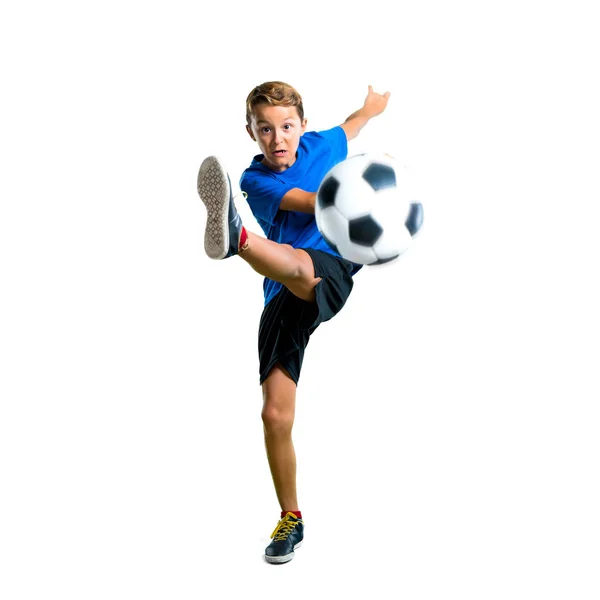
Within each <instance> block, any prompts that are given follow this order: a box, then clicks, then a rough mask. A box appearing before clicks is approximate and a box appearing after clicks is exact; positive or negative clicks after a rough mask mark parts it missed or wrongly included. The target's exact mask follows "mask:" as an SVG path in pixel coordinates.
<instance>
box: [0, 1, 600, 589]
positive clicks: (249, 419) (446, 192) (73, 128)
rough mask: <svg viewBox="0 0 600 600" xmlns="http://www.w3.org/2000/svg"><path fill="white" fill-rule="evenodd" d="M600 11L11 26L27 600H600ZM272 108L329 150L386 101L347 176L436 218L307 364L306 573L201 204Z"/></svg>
mask: <svg viewBox="0 0 600 600" xmlns="http://www.w3.org/2000/svg"><path fill="white" fill-rule="evenodd" d="M592 4H593V3H592V2H587V3H586V2H577V1H575V2H568V3H567V2H546V3H541V2H535V3H534V2H527V1H521V2H512V1H509V2H494V3H489V2H485V3H484V2H475V1H473V2H466V1H459V2H453V3H443V2H412V3H400V4H397V5H396V6H395V8H394V10H393V11H392V12H390V10H391V8H390V6H391V5H390V4H388V3H385V2H381V1H379V0H373V1H370V2H368V3H363V4H354V3H348V2H329V3H327V2H308V3H305V2H290V3H283V2H270V3H247V4H246V5H245V6H237V5H232V4H230V3H225V2H221V3H215V4H211V5H205V3H200V2H196V3H192V2H169V3H166V2H165V3H157V2H146V3H141V2H132V1H122V2H110V1H109V2H102V3H100V2H98V3H90V2H65V1H58V2H52V3H50V2H48V3H42V2H7V3H3V8H2V10H1V12H0V50H1V53H0V56H1V59H0V60H1V65H2V66H1V73H0V75H1V81H2V90H3V91H2V93H1V96H0V103H1V105H2V106H1V111H0V119H1V129H0V144H1V157H0V158H1V179H0V182H1V189H0V199H1V213H0V285H1V296H0V299H1V302H2V309H1V312H0V319H1V321H0V325H1V329H0V352H1V356H0V359H1V362H0V365H1V374H0V386H1V389H0V393H1V396H0V400H1V408H0V411H1V412H0V486H1V488H2V492H1V493H0V565H1V566H0V597H2V598H3V600H16V599H21V598H27V599H30V598H31V599H33V598H35V599H41V598H50V597H52V598H62V599H67V598H69V599H70V598H76V599H82V598H85V599H86V600H87V599H96V598H98V599H108V598H110V599H111V600H114V599H128V600H129V599H132V598H143V599H145V600H146V599H150V598H153V599H154V598H157V599H158V598H161V599H162V598H165V599H166V598H169V599H171V598H177V599H178V600H185V599H192V598H211V599H212V598H215V599H220V598H225V599H229V598H236V599H237V598H247V597H249V598H259V597H265V598H267V597H277V595H278V594H283V595H285V597H289V598H300V597H302V598H305V597H312V598H345V597H352V598H355V597H356V598H359V597H360V598H378V599H379V598H406V599H429V598H435V599H440V598H449V597H451V598H461V600H465V599H467V598H468V599H471V598H472V599H478V600H479V599H482V598H485V599H492V598H503V599H504V598H523V599H527V600H529V599H531V598H544V599H546V598H565V599H572V598H577V599H578V600H584V599H588V598H589V599H592V598H594V599H597V598H598V597H599V594H600V581H599V575H598V564H599V562H598V561H599V559H600V551H599V548H600V546H599V545H598V539H599V537H600V517H599V511H598V507H599V506H600V490H599V483H598V466H599V465H598V456H600V443H599V440H598V429H599V427H598V426H599V422H598V415H599V411H598V401H599V400H600V393H599V392H600V384H599V381H598V379H599V377H598V365H599V358H600V357H599V342H598V339H599V335H600V321H599V318H598V306H599V305H600V293H599V291H598V258H599V257H600V244H599V242H598V231H599V223H598V201H599V200H600V194H599V189H600V186H599V184H598V165H599V159H600V152H599V143H598V140H599V134H600V122H599V113H600V111H599V110H598V107H599V106H600V94H599V93H598V88H597V87H596V86H597V83H598V72H599V65H598V60H597V57H598V56H600V46H599V43H598V19H597V18H594V16H593V12H592V10H591V8H592ZM270 79H281V80H284V81H287V82H289V83H291V84H292V85H294V86H295V87H297V88H298V90H299V91H300V92H301V94H302V95H303V98H304V103H305V109H306V116H307V118H308V123H309V128H310V129H320V128H321V129H322V128H328V127H331V126H334V125H337V124H339V123H341V122H342V121H343V120H344V119H345V118H346V117H347V116H348V115H349V114H350V113H352V112H353V111H355V110H357V109H358V108H360V106H362V102H363V100H364V97H365V96H366V92H367V86H368V85H369V84H372V85H373V86H374V88H375V90H376V91H379V92H384V91H386V90H389V91H390V92H391V94H392V95H391V99H390V102H389V106H388V109H387V111H386V112H385V113H384V114H383V115H381V116H380V117H377V119H374V120H373V121H372V122H371V123H370V124H369V125H368V126H367V128H366V129H365V130H364V131H363V133H361V135H360V136H359V138H357V140H355V141H353V142H352V144H351V147H350V153H351V154H352V153H357V152H360V151H367V150H374V151H384V152H388V153H390V154H392V155H394V156H395V157H396V158H397V159H398V160H399V161H400V162H401V163H402V165H403V166H404V167H405V168H406V171H407V173H409V174H410V184H407V187H409V188H410V193H411V195H412V196H413V198H412V199H415V200H419V201H421V202H422V203H423V205H424V208H425V224H424V228H423V230H422V231H421V234H420V237H419V238H418V241H416V242H415V244H414V245H413V246H412V247H411V248H410V249H409V251H408V252H407V253H406V254H404V255H403V256H402V257H401V258H400V259H398V260H397V261H395V262H394V263H391V264H390V265H387V266H384V267H381V268H371V269H363V271H361V273H360V274H359V275H357V278H356V285H355V289H354V292H353V294H352V296H351V298H350V300H349V302H348V304H347V306H346V307H345V308H344V310H343V311H342V313H340V314H339V315H338V316H337V317H336V318H335V319H334V320H333V321H331V322H329V323H327V324H325V325H323V326H322V328H320V329H319V330H318V331H317V332H316V333H315V335H314V337H313V339H312V340H311V343H310V345H309V349H308V351H307V355H306V360H305V364H304V369H303V372H302V376H301V380H300V386H299V388H298V406H297V418H296V426H295V430H294V438H295V443H296V451H297V455H298V484H299V499H300V506H301V509H302V511H303V513H304V517H305V519H306V541H305V544H304V547H303V548H302V549H301V550H299V552H298V553H297V556H296V558H295V559H294V560H293V561H292V562H291V563H290V564H288V565H286V566H281V567H273V566H271V565H267V564H266V563H265V562H264V561H263V558H262V555H263V549H264V547H265V546H266V545H267V543H268V541H269V534H270V533H271V531H272V529H273V528H274V527H275V525H276V523H277V519H278V516H279V508H278V506H277V502H276V498H275V494H274V491H273V488H272V484H271V479H270V474H269V471H268V467H267V461H266V457H265V453H264V448H263V441H262V423H261V420H260V409H261V401H262V400H261V392H260V387H259V386H258V378H257V377H258V373H257V367H258V359H257V350H256V346H257V342H256V335H257V329H258V319H259V315H260V311H261V308H262V279H261V277H260V276H258V275H257V274H256V273H255V272H254V271H252V270H251V269H250V268H248V266H247V265H245V264H244V263H243V262H242V261H241V260H239V259H236V258H234V259H231V260H227V261H222V262H217V261H211V260H210V259H208V258H207V257H206V255H205V254H204V250H203V232H204V223H205V212H204V208H203V206H202V204H201V203H200V201H199V199H198V197H197V193H196V174H197V170H198V166H199V164H200V162H201V161H202V159H203V158H204V157H205V156H207V155H209V154H219V155H220V156H221V157H222V158H223V159H224V160H225V162H226V164H227V165H228V168H229V170H230V172H231V174H232V179H234V180H237V179H238V178H239V175H240V174H241V171H242V170H243V168H245V167H246V166H247V164H249V162H250V159H251V158H252V155H253V154H254V153H256V152H257V151H258V150H257V147H256V145H255V144H254V143H253V142H252V140H251V139H250V138H249V137H248V136H247V134H246V132H245V131H244V125H245V120H244V111H245V106H244V102H245V98H246V95H247V94H248V92H249V91H250V90H251V89H252V87H254V86H255V85H257V84H259V83H261V82H263V81H267V80H270ZM407 193H408V191H407ZM240 212H241V213H242V217H243V219H244V221H245V222H246V224H247V226H248V227H249V228H251V229H254V230H256V231H258V228H257V225H256V223H255V222H254V221H253V218H252V215H251V214H250V213H249V210H248V208H247V206H245V205H240Z"/></svg>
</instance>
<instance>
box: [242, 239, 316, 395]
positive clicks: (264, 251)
mask: <svg viewBox="0 0 600 600" xmlns="http://www.w3.org/2000/svg"><path fill="white" fill-rule="evenodd" d="M247 233H248V240H247V246H245V249H243V250H240V252H239V256H240V257H241V258H243V259H244V260H245V261H246V262H247V263H248V264H249V265H250V266H251V267H252V268H253V269H254V270H255V271H256V272H257V273H260V274H261V275H264V276H265V277H268V278H269V279H272V280H273V281H278V282H279V283H282V284H283V285H285V286H286V287H287V288H288V289H289V290H290V291H291V292H292V294H294V295H295V296H298V298H301V299H302V300H307V301H311V302H312V301H314V299H315V290H314V288H315V285H317V283H319V281H321V278H320V277H315V268H314V265H313V262H312V259H311V258H310V256H309V255H308V254H307V253H306V252H305V251H304V250H298V249H296V248H293V247H292V246H289V245H287V244H278V243H277V242H273V241H271V240H268V239H267V238H264V237H261V236H259V235H256V234H254V233H252V232H251V231H247ZM292 383H293V381H292Z"/></svg>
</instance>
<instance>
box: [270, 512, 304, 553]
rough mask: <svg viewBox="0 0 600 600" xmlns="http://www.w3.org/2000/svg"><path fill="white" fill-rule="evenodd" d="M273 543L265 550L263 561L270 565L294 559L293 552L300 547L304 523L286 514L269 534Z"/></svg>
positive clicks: (294, 516)
mask: <svg viewBox="0 0 600 600" xmlns="http://www.w3.org/2000/svg"><path fill="white" fill-rule="evenodd" d="M271 538H272V539H273V541H272V542H271V543H270V544H269V545H268V546H267V548H266V549H265V560H266V561H267V562H270V563H285V562H288V561H290V560H292V558H294V550H295V549H296V548H299V547H300V546H301V545H302V540H303V539H304V521H302V519H299V518H298V517H296V515H295V514H294V513H291V512H289V513H287V514H286V515H285V517H283V519H281V521H279V523H278V524H277V527H276V528H275V531H274V532H273V533H272V534H271Z"/></svg>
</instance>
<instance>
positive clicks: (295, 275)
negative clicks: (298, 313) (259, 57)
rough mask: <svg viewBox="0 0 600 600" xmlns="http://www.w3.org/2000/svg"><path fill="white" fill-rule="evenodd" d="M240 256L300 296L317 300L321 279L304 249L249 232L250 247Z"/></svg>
mask: <svg viewBox="0 0 600 600" xmlns="http://www.w3.org/2000/svg"><path fill="white" fill-rule="evenodd" d="M239 255H240V257H241V258H243V259H244V260H245V261H246V262H247V263H248V264H249V265H250V266H251V267H252V268H253V269H254V270H255V271H256V272H257V273H260V274H261V275H264V276H265V277H268V278H269V279H273V280H274V281H278V282H279V283H282V284H283V285H285V286H286V287H287V288H288V289H289V290H290V292H292V294H294V295H295V296H298V298H301V299H302V300H307V301H309V302H313V301H314V300H315V285H317V283H319V281H321V278H320V277H315V267H314V265H313V262H312V259H311V258H310V256H309V255H308V254H307V253H306V252H305V251H304V250H298V249H296V248H293V247H292V246H288V245H287V244H278V243H277V242H273V241H271V240H268V239H266V238H264V237H261V236H259V235H256V234H254V233H252V232H250V231H249V232H248V243H247V246H246V247H245V248H244V249H243V250H241V251H240V252H239Z"/></svg>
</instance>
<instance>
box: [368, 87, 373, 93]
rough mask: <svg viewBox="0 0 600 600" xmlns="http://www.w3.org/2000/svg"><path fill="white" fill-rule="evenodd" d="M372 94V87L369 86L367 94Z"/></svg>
mask: <svg viewBox="0 0 600 600" xmlns="http://www.w3.org/2000/svg"><path fill="white" fill-rule="evenodd" d="M372 93H373V86H372V85H370V86H369V94H372Z"/></svg>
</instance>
